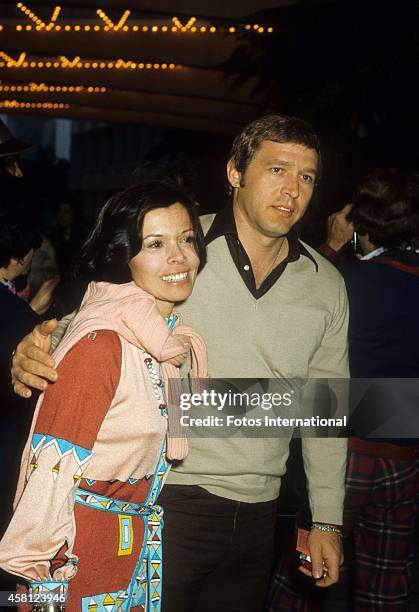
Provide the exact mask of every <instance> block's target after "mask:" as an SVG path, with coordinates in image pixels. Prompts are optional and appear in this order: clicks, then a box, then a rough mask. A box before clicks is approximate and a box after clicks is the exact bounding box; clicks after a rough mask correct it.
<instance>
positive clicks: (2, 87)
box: [0, 83, 109, 93]
mask: <svg viewBox="0 0 419 612" xmlns="http://www.w3.org/2000/svg"><path fill="white" fill-rule="evenodd" d="M2 91H4V92H17V93H21V92H25V93H28V92H31V93H46V92H47V93H106V92H108V91H109V90H108V88H107V87H98V86H92V85H89V86H88V87H85V86H84V85H47V84H46V83H29V84H28V85H14V84H11V83H0V92H2Z"/></svg>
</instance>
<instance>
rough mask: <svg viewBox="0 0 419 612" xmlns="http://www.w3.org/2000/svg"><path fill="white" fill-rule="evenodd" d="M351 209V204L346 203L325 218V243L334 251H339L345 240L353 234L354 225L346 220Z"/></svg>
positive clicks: (349, 238) (347, 240) (350, 238)
mask: <svg viewBox="0 0 419 612" xmlns="http://www.w3.org/2000/svg"><path fill="white" fill-rule="evenodd" d="M351 210H352V204H347V205H346V206H344V207H343V208H342V209H341V210H339V211H338V212H336V213H334V214H333V215H330V217H329V218H328V219H327V240H326V243H327V244H328V245H329V246H330V248H332V249H333V250H334V251H336V252H337V251H340V249H341V248H343V247H344V246H345V244H346V243H347V242H349V241H350V240H352V237H353V235H354V226H353V224H352V223H351V222H350V221H348V215H349V213H350V212H351Z"/></svg>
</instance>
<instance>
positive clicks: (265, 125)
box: [230, 115, 321, 180]
mask: <svg viewBox="0 0 419 612" xmlns="http://www.w3.org/2000/svg"><path fill="white" fill-rule="evenodd" d="M265 140H272V141H273V142H281V143H286V142H292V143H295V144H299V145H303V146H304V147H307V148H308V149H314V151H316V153H317V155H318V177H317V180H318V179H319V177H320V174H321V155H320V142H319V139H318V137H317V135H316V133H315V132H314V130H313V128H312V127H311V126H310V125H309V124H308V123H306V122H305V121H303V120H302V119H299V118H298V117H288V116H287V115H265V116H264V117H260V118H259V119H256V120H255V121H252V123H249V124H248V125H246V127H245V128H244V129H243V130H242V131H241V132H240V134H239V135H238V136H237V137H236V139H235V140H234V142H233V146H232V148H231V155H230V158H231V159H232V160H233V162H234V166H235V168H236V170H238V171H239V172H240V173H241V174H242V175H243V173H244V172H245V171H246V169H247V167H248V165H249V164H250V162H251V160H252V157H253V156H254V154H255V153H256V151H257V150H258V148H259V147H260V146H261V144H262V142H264V141H265Z"/></svg>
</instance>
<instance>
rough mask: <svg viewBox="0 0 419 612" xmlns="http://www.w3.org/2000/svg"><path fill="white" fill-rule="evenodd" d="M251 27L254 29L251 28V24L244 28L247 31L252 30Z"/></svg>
mask: <svg viewBox="0 0 419 612" xmlns="http://www.w3.org/2000/svg"><path fill="white" fill-rule="evenodd" d="M251 27H252V26H251V25H249V24H248V23H247V24H246V25H245V26H244V29H245V30H250V28H251Z"/></svg>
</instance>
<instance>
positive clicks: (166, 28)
mask: <svg viewBox="0 0 419 612" xmlns="http://www.w3.org/2000/svg"><path fill="white" fill-rule="evenodd" d="M168 29H169V28H168V27H167V26H162V29H161V31H162V32H167V30H168Z"/></svg>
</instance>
